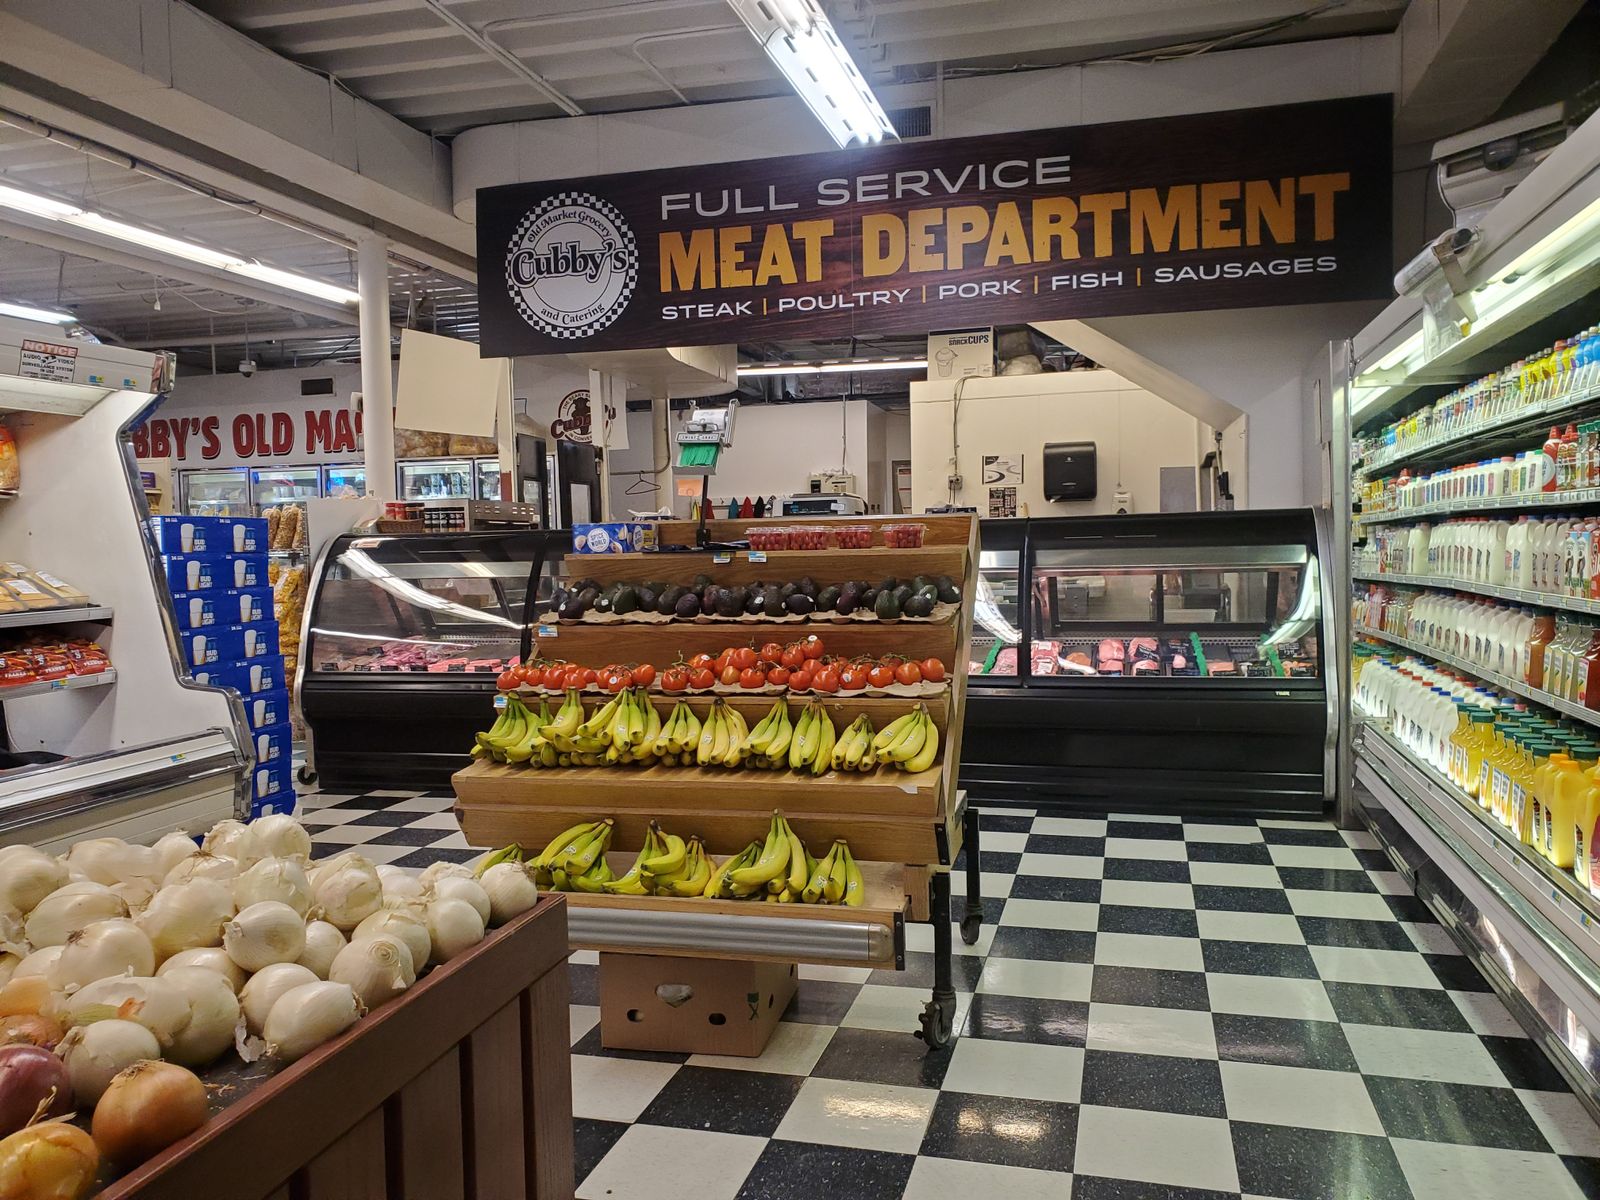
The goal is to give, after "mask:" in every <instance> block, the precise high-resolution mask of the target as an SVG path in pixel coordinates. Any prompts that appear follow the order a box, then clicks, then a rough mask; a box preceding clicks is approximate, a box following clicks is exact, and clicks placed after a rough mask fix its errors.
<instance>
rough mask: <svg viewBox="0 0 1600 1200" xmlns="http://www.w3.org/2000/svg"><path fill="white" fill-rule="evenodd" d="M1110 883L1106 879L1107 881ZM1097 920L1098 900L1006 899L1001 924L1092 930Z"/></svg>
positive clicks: (1035, 927)
mask: <svg viewBox="0 0 1600 1200" xmlns="http://www.w3.org/2000/svg"><path fill="white" fill-rule="evenodd" d="M1108 884H1109V881H1108ZM1099 920H1100V906H1099V905H1098V904H1080V903H1078V902H1076V901H1070V900H1007V901H1006V909H1005V911H1004V912H1003V913H1001V914H1000V924H1002V925H1008V926H1011V925H1021V926H1026V927H1027V928H1029V929H1076V930H1079V931H1085V930H1086V931H1088V932H1090V933H1093V932H1094V929H1095V926H1096V925H1097V924H1098V922H1099Z"/></svg>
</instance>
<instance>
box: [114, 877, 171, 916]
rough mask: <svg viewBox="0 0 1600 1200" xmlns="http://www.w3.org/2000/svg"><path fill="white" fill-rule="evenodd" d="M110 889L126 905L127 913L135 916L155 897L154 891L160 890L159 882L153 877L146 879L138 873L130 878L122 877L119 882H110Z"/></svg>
mask: <svg viewBox="0 0 1600 1200" xmlns="http://www.w3.org/2000/svg"><path fill="white" fill-rule="evenodd" d="M111 890H112V891H113V892H115V893H116V894H117V895H118V896H120V897H121V898H122V902H123V903H124V904H126V905H127V906H128V915H129V916H132V917H137V916H138V915H139V914H140V913H142V912H143V911H144V910H145V909H146V908H148V907H149V906H150V901H151V900H153V899H155V895H156V893H157V892H159V891H160V890H161V884H160V883H158V882H157V881H156V880H154V879H146V878H145V877H144V876H142V875H139V876H135V877H134V878H132V879H124V880H123V881H122V882H121V883H113V884H111Z"/></svg>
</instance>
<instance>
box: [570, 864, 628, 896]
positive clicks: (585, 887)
mask: <svg viewBox="0 0 1600 1200" xmlns="http://www.w3.org/2000/svg"><path fill="white" fill-rule="evenodd" d="M615 879H616V876H615V875H614V874H612V871H611V864H610V863H608V862H606V860H605V859H604V858H600V859H597V860H596V861H595V864H594V866H593V867H591V868H590V869H589V870H587V871H585V872H584V873H583V874H582V875H572V874H568V876H567V882H568V883H570V884H571V885H572V886H573V887H574V888H575V889H576V890H578V891H580V892H590V893H593V894H596V895H598V894H599V893H601V892H604V891H605V890H606V884H608V883H612V882H614V881H615Z"/></svg>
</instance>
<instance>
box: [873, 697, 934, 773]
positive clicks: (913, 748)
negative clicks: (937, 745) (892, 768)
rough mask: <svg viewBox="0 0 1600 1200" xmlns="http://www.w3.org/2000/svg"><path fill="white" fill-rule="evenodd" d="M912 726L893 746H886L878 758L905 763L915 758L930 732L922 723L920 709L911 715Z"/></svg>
mask: <svg viewBox="0 0 1600 1200" xmlns="http://www.w3.org/2000/svg"><path fill="white" fill-rule="evenodd" d="M911 717H912V720H911V724H909V725H907V726H906V732H905V734H904V735H903V736H901V737H900V738H899V739H898V740H897V741H896V742H895V743H894V744H893V745H892V746H886V747H884V749H882V750H880V751H878V757H879V758H880V759H882V760H883V761H884V762H892V763H903V762H905V761H907V760H908V759H910V758H913V757H915V755H916V753H917V751H918V750H921V749H922V743H923V742H925V741H926V740H927V737H928V730H927V727H926V726H925V725H924V724H923V723H922V712H921V710H920V709H918V710H916V711H914V712H913V713H912V714H911Z"/></svg>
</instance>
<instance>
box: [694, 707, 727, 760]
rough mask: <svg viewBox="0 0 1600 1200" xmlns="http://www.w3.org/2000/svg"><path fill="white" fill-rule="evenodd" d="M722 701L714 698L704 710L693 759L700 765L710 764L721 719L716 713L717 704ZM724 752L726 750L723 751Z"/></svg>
mask: <svg viewBox="0 0 1600 1200" xmlns="http://www.w3.org/2000/svg"><path fill="white" fill-rule="evenodd" d="M721 703H722V701H720V700H714V701H712V703H711V708H710V709H709V710H708V711H707V712H706V719H705V720H704V721H703V722H701V725H700V738H699V740H698V741H697V742H696V743H695V756H694V757H695V761H696V762H697V763H699V764H700V765H701V766H702V767H707V766H710V765H711V759H712V757H713V753H714V751H715V749H716V745H717V730H718V728H719V727H720V726H721V724H722V721H721V719H720V717H719V715H718V711H717V706H718V705H720V704H721ZM724 753H726V751H724Z"/></svg>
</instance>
